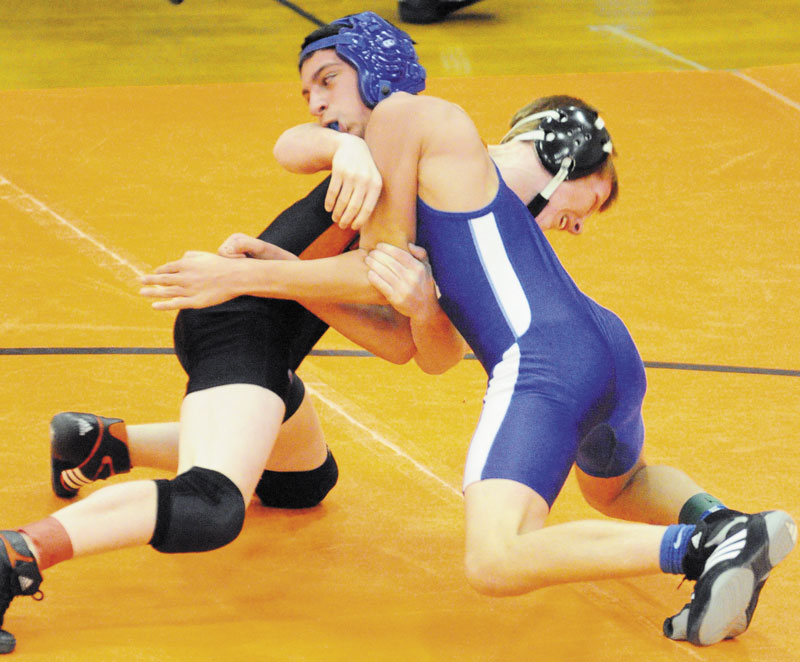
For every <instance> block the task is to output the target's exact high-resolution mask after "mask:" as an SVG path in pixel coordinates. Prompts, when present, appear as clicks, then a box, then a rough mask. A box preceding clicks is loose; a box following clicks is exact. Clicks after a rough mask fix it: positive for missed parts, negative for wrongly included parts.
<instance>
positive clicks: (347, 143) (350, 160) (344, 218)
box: [325, 134, 383, 231]
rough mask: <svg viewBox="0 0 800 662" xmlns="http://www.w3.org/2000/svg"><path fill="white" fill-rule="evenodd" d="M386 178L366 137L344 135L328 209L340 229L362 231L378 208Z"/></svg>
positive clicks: (334, 166)
mask: <svg viewBox="0 0 800 662" xmlns="http://www.w3.org/2000/svg"><path fill="white" fill-rule="evenodd" d="M382 187H383V180H382V179H381V174H380V172H378V168H377V166H376V165H375V162H374V161H373V160H372V155H371V154H370V151H369V147H367V143H366V142H364V140H363V139H361V138H358V137H356V136H351V135H348V134H341V140H340V143H339V147H338V148H337V149H336V152H335V153H334V155H333V160H332V163H331V183H330V185H329V186H328V194H327V195H326V196H325V209H326V211H329V212H332V215H333V221H334V222H335V223H337V224H338V225H339V227H340V228H343V229H345V228H351V229H353V230H356V231H358V230H360V229H361V226H362V225H364V223H366V221H367V219H368V218H369V217H370V214H372V212H373V211H374V210H375V205H376V204H377V203H378V198H379V197H380V194H381V188H382Z"/></svg>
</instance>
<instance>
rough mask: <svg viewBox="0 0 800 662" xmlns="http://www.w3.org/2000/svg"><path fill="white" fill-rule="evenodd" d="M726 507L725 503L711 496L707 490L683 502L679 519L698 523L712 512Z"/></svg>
mask: <svg viewBox="0 0 800 662" xmlns="http://www.w3.org/2000/svg"><path fill="white" fill-rule="evenodd" d="M725 508H726V506H725V504H724V503H722V501H720V500H719V499H717V497H715V496H711V495H710V494H707V493H706V492H700V494H695V495H694V496H693V497H692V498H691V499H689V500H688V501H687V502H686V503H685V504H683V508H681V512H680V515H678V521H679V522H680V523H681V524H697V523H698V522H699V521H700V520H704V519H705V518H706V517H708V516H709V515H710V514H711V513H715V512H717V511H718V510H723V509H725Z"/></svg>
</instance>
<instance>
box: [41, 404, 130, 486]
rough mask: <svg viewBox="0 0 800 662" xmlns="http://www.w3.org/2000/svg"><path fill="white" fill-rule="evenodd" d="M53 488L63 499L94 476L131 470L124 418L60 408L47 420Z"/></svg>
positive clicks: (86, 483) (110, 474)
mask: <svg viewBox="0 0 800 662" xmlns="http://www.w3.org/2000/svg"><path fill="white" fill-rule="evenodd" d="M50 466H51V477H52V485H53V492H55V493H56V495H57V496H60V497H62V498H65V499H70V498H72V497H74V496H75V495H76V494H77V493H78V490H79V489H80V488H81V487H83V486H84V485H88V484H90V483H92V482H93V481H95V480H105V479H106V478H108V477H109V476H113V475H115V474H121V473H127V472H128V471H130V470H131V459H130V455H129V453H128V433H127V430H126V429H125V423H124V421H122V420H120V419H118V418H105V417H104V416H95V415H94V414H81V413H76V412H63V413H61V414H56V415H55V416H54V417H53V420H52V421H50Z"/></svg>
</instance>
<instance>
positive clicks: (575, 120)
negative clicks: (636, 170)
mask: <svg viewBox="0 0 800 662" xmlns="http://www.w3.org/2000/svg"><path fill="white" fill-rule="evenodd" d="M537 120H538V121H539V124H538V126H537V127H536V128H535V129H532V130H530V131H525V132H523V133H519V134H517V135H515V136H514V137H513V138H511V140H529V141H531V142H533V144H534V146H535V147H536V153H537V154H538V155H539V160H540V161H541V162H542V165H543V166H544V167H545V168H547V170H548V171H549V172H550V174H551V175H553V179H551V180H550V182H548V184H547V186H545V187H544V190H542V191H541V193H539V194H538V195H537V196H536V197H535V198H534V199H533V200H532V201H531V203H530V204H529V205H528V209H530V211H531V213H532V214H533V215H534V216H536V215H538V214H539V213H540V212H541V211H542V209H544V208H545V205H547V202H548V200H550V196H551V195H553V193H554V192H555V190H556V189H557V188H558V187H559V186H560V185H561V183H562V182H563V181H564V180H565V179H580V178H581V177H586V176H587V175H591V174H592V173H593V172H597V171H598V170H599V169H600V168H601V167H602V166H603V164H604V163H605V162H606V159H608V156H609V154H611V153H612V152H613V151H614V146H613V145H612V144H611V136H610V135H609V134H608V131H607V130H606V128H605V123H604V122H603V120H602V118H601V117H600V116H598V114H597V113H596V112H594V111H592V110H589V109H587V108H579V107H577V106H561V107H559V108H556V109H554V110H543V111H541V112H538V113H533V114H532V115H528V116H527V117H523V118H522V119H521V120H519V121H518V122H517V123H516V124H514V126H512V127H511V130H510V131H509V132H508V133H507V134H506V136H505V137H504V138H503V140H502V141H501V142H505V141H506V138H507V137H508V136H509V135H511V134H512V133H514V131H516V130H517V129H519V128H520V127H521V126H523V125H525V124H528V123H530V122H534V121H537Z"/></svg>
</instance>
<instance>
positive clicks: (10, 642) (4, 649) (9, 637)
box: [0, 630, 17, 655]
mask: <svg viewBox="0 0 800 662" xmlns="http://www.w3.org/2000/svg"><path fill="white" fill-rule="evenodd" d="M16 647H17V640H16V639H15V638H14V635H13V634H11V633H10V632H7V631H6V630H0V655H5V654H6V653H11V652H13V651H14V649H15V648H16Z"/></svg>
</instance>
